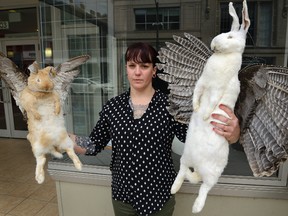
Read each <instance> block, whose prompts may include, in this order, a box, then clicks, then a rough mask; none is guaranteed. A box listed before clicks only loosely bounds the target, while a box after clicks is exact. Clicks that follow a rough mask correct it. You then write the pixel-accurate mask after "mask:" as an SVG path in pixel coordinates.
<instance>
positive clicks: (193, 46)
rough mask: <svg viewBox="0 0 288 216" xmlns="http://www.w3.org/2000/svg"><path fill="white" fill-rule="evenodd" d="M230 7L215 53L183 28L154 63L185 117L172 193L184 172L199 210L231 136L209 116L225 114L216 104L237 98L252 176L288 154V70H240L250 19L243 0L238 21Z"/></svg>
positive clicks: (173, 110)
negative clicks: (216, 127) (227, 24)
mask: <svg viewBox="0 0 288 216" xmlns="http://www.w3.org/2000/svg"><path fill="white" fill-rule="evenodd" d="M229 14H230V15H231V17H232V18H233V22H232V26H231V30H230V32H227V33H222V34H220V35H217V36H216V37H215V38H213V40H212V42H211V49H212V51H213V52H212V51H211V50H210V49H209V48H208V47H206V45H205V44H204V43H203V42H201V41H200V40H198V39H197V38H195V37H194V36H192V35H189V34H187V33H186V34H185V37H186V38H181V37H178V36H174V40H175V41H176V42H177V43H178V44H179V45H178V44H173V43H169V42H167V43H166V46H167V48H161V51H160V53H159V60H160V61H161V62H164V63H165V64H158V69H161V70H163V72H164V73H163V74H159V76H160V78H162V79H163V80H165V81H167V82H168V83H169V88H170V93H169V102H170V105H169V107H168V110H169V112H170V114H172V115H173V116H174V117H175V119H176V120H177V121H180V122H184V123H189V127H188V131H187V137H186V141H185V145H184V152H183V154H182V156H181V159H180V170H179V172H178V175H177V177H176V179H175V181H174V184H173V185H172V188H171V193H172V194H174V193H176V192H177V191H178V190H179V189H180V187H181V185H182V183H183V181H184V179H185V178H186V179H188V180H189V181H190V182H191V183H193V184H195V183H198V182H200V181H202V183H201V186H200V189H199V194H198V197H197V198H196V200H195V202H194V205H193V208H192V212H193V213H198V212H200V211H201V210H202V209H203V207H204V205H205V201H206V198H207V194H208V192H209V191H210V190H211V188H212V187H213V186H214V185H215V184H216V183H217V182H218V179H219V177H220V176H221V174H222V172H223V170H224V168H225V167H226V165H227V161H228V154H229V143H228V141H227V140H226V139H225V138H224V137H223V136H220V135H218V134H216V133H215V132H214V131H213V126H212V125H211V123H210V122H211V121H213V120H212V118H211V115H212V114H213V113H217V114H221V115H223V116H226V117H227V118H229V116H227V114H226V113H224V112H223V111H222V110H221V109H219V105H220V104H224V105H226V106H228V107H230V108H231V109H232V110H233V109H234V106H235V103H236V101H237V98H238V101H237V103H236V107H235V113H236V114H237V116H238V118H239V119H240V122H241V125H240V126H241V135H240V143H241V144H242V145H243V147H244V150H245V153H246V155H247V158H248V161H249V164H250V167H251V169H252V171H253V173H254V175H255V176H264V175H272V174H273V173H274V172H275V171H276V170H277V169H278V167H279V164H280V162H282V161H284V160H286V159H287V156H288V155H287V150H288V144H287V138H288V133H287V130H288V127H287V125H288V123H287V122H288V121H287V117H288V114H287V94H288V91H287V86H288V82H287V81H288V79H287V74H288V73H287V69H281V71H280V72H279V68H276V67H274V68H273V67H268V66H263V65H261V66H253V68H251V67H249V68H245V69H244V70H243V71H240V73H238V72H239V70H240V69H241V64H242V54H243V52H244V49H245V42H246V34H247V32H248V28H249V26H250V19H249V16H248V8H247V3H246V0H244V1H243V9H242V24H241V26H240V24H239V18H238V16H237V14H236V11H235V9H234V7H233V3H232V2H230V3H229ZM271 70H274V71H271ZM277 70H278V71H277ZM239 80H240V81H239ZM240 82H241V87H240ZM240 90H241V91H240ZM239 93H240V95H239ZM238 96H239V97H238ZM273 100H274V101H276V104H277V105H278V107H277V109H275V102H274V101H273ZM273 104H274V105H273ZM192 112H193V113H192ZM279 121H280V122H279ZM220 123H221V122H220ZM228 123H229V121H228ZM272 123H273V124H272ZM222 124H226V123H222ZM190 168H193V169H194V171H193V172H192V171H191V170H190Z"/></svg>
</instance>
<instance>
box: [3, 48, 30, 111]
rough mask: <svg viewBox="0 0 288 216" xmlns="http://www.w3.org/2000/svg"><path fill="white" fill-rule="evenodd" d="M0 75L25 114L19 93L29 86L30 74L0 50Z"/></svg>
mask: <svg viewBox="0 0 288 216" xmlns="http://www.w3.org/2000/svg"><path fill="white" fill-rule="evenodd" d="M0 77H1V79H3V80H4V82H5V83H6V84H7V85H8V87H9V88H10V91H11V94H12V96H13V98H14V99H15V102H16V104H17V106H18V107H19V109H20V110H21V112H22V113H23V115H24V116H25V111H24V109H23V107H22V106H21V104H20V95H19V93H20V92H21V91H22V90H23V89H24V88H25V87H26V86H27V79H28V75H27V74H25V73H24V72H23V71H21V70H20V69H19V68H18V66H17V65H16V64H14V62H12V61H11V60H10V59H9V58H7V57H6V56H5V55H4V54H3V53H2V52H0Z"/></svg>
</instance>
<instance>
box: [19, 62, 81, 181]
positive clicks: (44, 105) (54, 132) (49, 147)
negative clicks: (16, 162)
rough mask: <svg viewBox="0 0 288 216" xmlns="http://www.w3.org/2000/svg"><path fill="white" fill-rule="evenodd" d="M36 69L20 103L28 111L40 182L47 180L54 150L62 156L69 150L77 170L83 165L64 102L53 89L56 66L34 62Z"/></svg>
mask: <svg viewBox="0 0 288 216" xmlns="http://www.w3.org/2000/svg"><path fill="white" fill-rule="evenodd" d="M32 69H34V70H33V72H32V73H31V74H30V76H29V78H28V86H27V87H26V88H25V89H24V90H23V91H22V92H21V94H20V102H21V104H22V106H23V108H24V109H25V111H26V112H27V117H28V131H29V134H28V135H27V139H28V140H29V141H30V143H31V147H32V151H33V154H34V156H35V158H36V163H37V164H36V172H35V178H36V180H37V182H38V183H39V184H41V183H43V181H44V179H45V176H44V165H45V162H46V157H45V155H46V154H47V153H50V154H52V155H54V156H55V157H57V158H61V157H62V154H61V151H66V152H67V154H68V156H69V157H70V158H71V159H72V160H73V162H74V165H75V167H76V168H77V169H79V170H81V168H82V164H81V162H80V160H79V158H78V157H77V155H76V154H75V152H74V150H73V141H72V140H71V139H70V138H69V136H68V133H67V131H66V128H65V124H64V117H63V114H62V108H61V101H60V97H59V95H58V94H57V93H56V92H55V91H54V90H53V88H54V84H53V81H52V80H51V78H50V76H55V71H53V68H52V67H46V68H44V69H42V70H39V69H38V65H37V64H35V63H34V64H33V67H32Z"/></svg>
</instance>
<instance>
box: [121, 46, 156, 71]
mask: <svg viewBox="0 0 288 216" xmlns="http://www.w3.org/2000/svg"><path fill="white" fill-rule="evenodd" d="M157 55H158V53H157V51H156V50H155V49H154V48H153V47H152V46H151V45H150V44H148V43H143V42H138V43H134V44H132V45H130V46H129V47H128V48H127V50H126V53H125V62H126V63H127V62H128V61H131V60H132V61H134V62H136V63H153V67H155V66H156V63H157V62H159V61H158V58H157Z"/></svg>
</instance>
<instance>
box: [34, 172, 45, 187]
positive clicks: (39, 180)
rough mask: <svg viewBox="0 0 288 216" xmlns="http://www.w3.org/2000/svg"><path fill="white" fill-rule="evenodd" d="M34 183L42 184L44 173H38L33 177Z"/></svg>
mask: <svg viewBox="0 0 288 216" xmlns="http://www.w3.org/2000/svg"><path fill="white" fill-rule="evenodd" d="M35 179H36V181H37V182H38V184H42V183H43V182H44V180H45V175H44V172H40V173H38V174H37V175H36V176H35Z"/></svg>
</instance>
